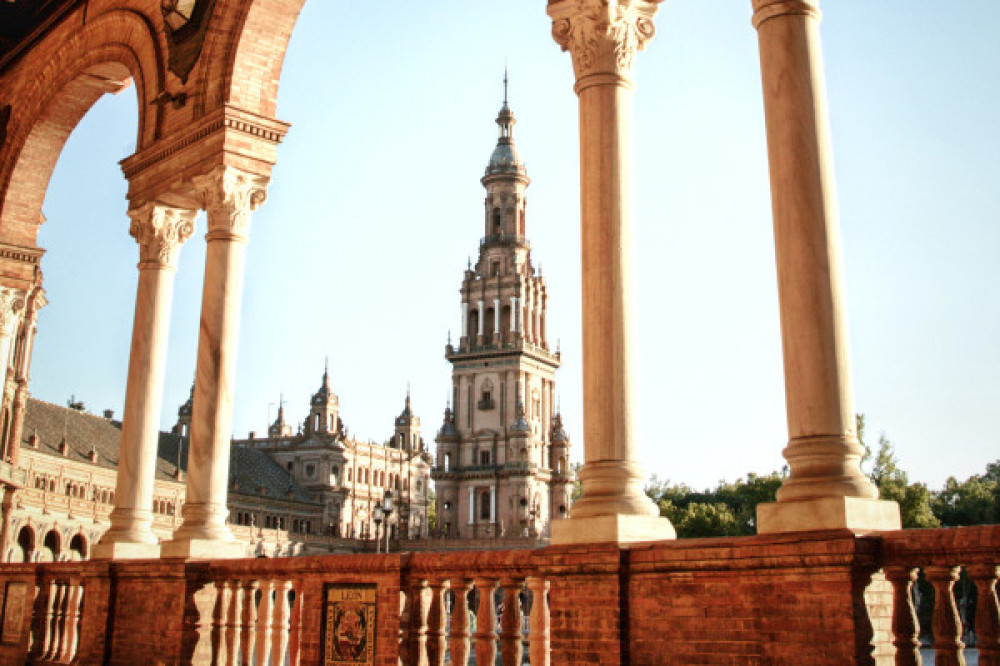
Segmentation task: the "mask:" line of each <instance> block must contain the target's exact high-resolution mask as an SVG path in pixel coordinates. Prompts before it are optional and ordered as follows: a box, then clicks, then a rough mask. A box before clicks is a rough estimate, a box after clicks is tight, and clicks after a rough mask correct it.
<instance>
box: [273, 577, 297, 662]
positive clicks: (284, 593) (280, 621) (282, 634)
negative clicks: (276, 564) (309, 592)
mask: <svg viewBox="0 0 1000 666" xmlns="http://www.w3.org/2000/svg"><path fill="white" fill-rule="evenodd" d="M274 588H275V591H274V596H275V599H274V601H275V603H274V627H273V630H274V636H273V638H272V639H271V640H272V644H271V664H273V665H274V666H283V664H284V663H285V652H287V651H288V620H289V618H291V616H292V612H291V609H290V608H289V606H288V592H289V591H290V590H291V589H292V581H290V580H284V581H279V582H277V583H276V584H275V586H274Z"/></svg>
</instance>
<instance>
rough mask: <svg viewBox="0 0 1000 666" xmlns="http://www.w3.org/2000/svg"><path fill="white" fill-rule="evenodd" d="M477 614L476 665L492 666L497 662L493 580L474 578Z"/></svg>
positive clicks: (495, 609)
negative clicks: (476, 592) (477, 592)
mask: <svg viewBox="0 0 1000 666" xmlns="http://www.w3.org/2000/svg"><path fill="white" fill-rule="evenodd" d="M475 582H476V589H477V590H479V612H477V613H476V663H477V664H485V665H487V666H493V664H495V663H496V662H497V608H496V602H495V600H494V599H493V594H494V592H496V590H497V580H496V579H495V578H476V579H475Z"/></svg>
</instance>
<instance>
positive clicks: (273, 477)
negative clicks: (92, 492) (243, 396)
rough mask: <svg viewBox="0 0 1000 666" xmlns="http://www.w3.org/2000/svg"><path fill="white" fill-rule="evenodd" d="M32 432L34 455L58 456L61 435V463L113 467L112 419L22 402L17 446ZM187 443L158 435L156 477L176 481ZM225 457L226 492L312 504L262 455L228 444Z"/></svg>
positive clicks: (116, 444)
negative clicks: (94, 459)
mask: <svg viewBox="0 0 1000 666" xmlns="http://www.w3.org/2000/svg"><path fill="white" fill-rule="evenodd" d="M33 434H37V435H38V451H40V452H42V453H46V454H49V455H53V456H59V457H63V456H62V454H61V453H60V450H59V445H60V443H61V442H62V440H63V436H64V434H65V437H66V443H67V444H68V445H69V451H68V453H67V455H66V456H65V458H66V459H68V460H72V461H75V462H80V463H84V464H88V465H91V464H97V465H99V466H101V467H106V468H109V469H115V468H117V467H118V456H119V450H120V447H121V434H122V433H121V423H119V422H118V421H110V420H108V419H105V418H102V417H100V416H95V415H94V414H88V413H86V412H80V411H77V410H75V409H69V408H67V407H62V406H60V405H54V404H52V403H50V402H44V401H42V400H36V399H35V398H28V405H27V409H26V410H25V415H24V434H23V438H22V446H24V447H29V445H28V441H29V439H30V438H31V436H32V435H33ZM188 444H189V442H188V440H187V438H183V437H181V436H180V435H176V434H173V433H166V432H161V433H160V441H159V447H158V450H157V459H156V478H157V479H160V480H163V481H175V482H176V481H177V462H178V456H177V454H178V449H180V453H181V457H180V466H181V469H182V470H185V471H186V470H187V453H188ZM29 448H30V447H29ZM92 448H96V449H97V462H96V463H92V462H91V460H90V451H91V449H92ZM229 455H230V459H229V474H230V482H229V491H230V492H231V493H238V494H240V495H253V496H256V497H270V498H273V499H282V500H292V501H298V502H308V503H315V500H313V499H312V497H311V496H310V495H309V493H308V492H306V491H305V490H304V489H303V488H302V487H301V486H299V485H297V484H296V483H295V481H294V480H293V479H292V477H291V476H290V475H289V474H288V472H287V471H285V469H284V468H282V467H281V465H279V464H278V463H276V462H274V460H273V459H271V457H270V456H268V455H267V453H265V452H264V451H258V450H255V449H251V448H245V447H241V446H234V447H230V454H229ZM234 479H235V482H236V483H235V488H234V487H233V480H234ZM261 489H263V493H262V491H261ZM289 492H290V494H289Z"/></svg>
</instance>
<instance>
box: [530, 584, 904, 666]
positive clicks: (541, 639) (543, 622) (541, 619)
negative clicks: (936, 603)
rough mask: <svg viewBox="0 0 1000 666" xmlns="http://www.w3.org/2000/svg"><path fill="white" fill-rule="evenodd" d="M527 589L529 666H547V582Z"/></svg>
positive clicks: (531, 585)
mask: <svg viewBox="0 0 1000 666" xmlns="http://www.w3.org/2000/svg"><path fill="white" fill-rule="evenodd" d="M528 589H529V590H531V615H530V618H529V619H530V622H531V633H530V634H529V635H528V641H529V646H530V647H529V649H530V653H529V654H530V657H531V666H549V658H550V657H549V598H548V597H549V581H547V580H545V579H544V578H538V577H536V576H532V577H531V578H528ZM917 666H919V664H918V665H917Z"/></svg>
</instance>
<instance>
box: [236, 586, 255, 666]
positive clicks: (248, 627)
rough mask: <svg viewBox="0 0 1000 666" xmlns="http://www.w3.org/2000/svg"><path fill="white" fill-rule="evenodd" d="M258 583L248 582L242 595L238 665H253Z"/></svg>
mask: <svg viewBox="0 0 1000 666" xmlns="http://www.w3.org/2000/svg"><path fill="white" fill-rule="evenodd" d="M259 589H260V583H258V582H257V581H255V580H248V581H247V582H246V585H245V587H244V590H245V591H244V593H243V626H242V627H241V629H242V631H241V632H240V633H241V634H242V638H243V640H242V641H241V642H240V663H241V664H243V665H244V666H250V664H252V663H253V661H252V659H253V649H254V646H255V645H256V644H257V591H258V590H259Z"/></svg>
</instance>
